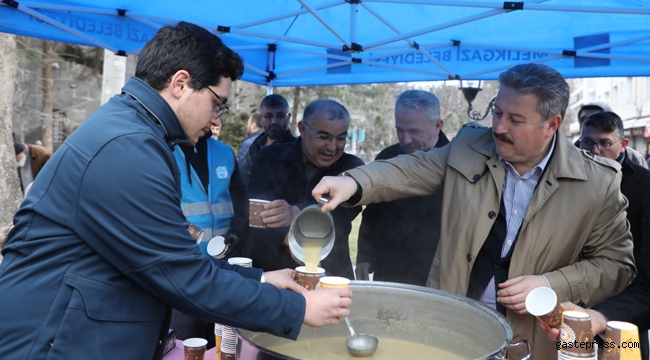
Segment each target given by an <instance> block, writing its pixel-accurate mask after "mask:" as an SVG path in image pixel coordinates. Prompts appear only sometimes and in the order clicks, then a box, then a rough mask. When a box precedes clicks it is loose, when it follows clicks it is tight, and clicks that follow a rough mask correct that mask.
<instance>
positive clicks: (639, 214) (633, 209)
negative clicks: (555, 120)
mask: <svg viewBox="0 0 650 360" xmlns="http://www.w3.org/2000/svg"><path fill="white" fill-rule="evenodd" d="M628 143H629V140H628V139H627V138H626V137H625V133H624V130H623V121H622V120H621V118H620V117H619V116H618V115H617V114H616V113H613V112H611V111H600V112H596V113H593V114H591V115H590V116H589V117H587V118H586V119H585V121H584V124H583V126H582V130H581V133H580V147H581V148H582V149H583V150H587V151H590V152H592V153H593V154H595V155H598V156H602V157H606V158H609V159H612V160H615V161H618V162H619V163H620V164H621V171H622V173H623V178H622V179H621V193H623V195H625V197H626V198H627V201H628V203H629V205H628V208H627V220H628V221H629V222H630V232H631V233H632V240H633V241H634V258H635V259H639V255H640V254H641V253H640V251H641V244H640V242H641V239H642V237H643V231H642V225H641V221H642V219H643V199H644V197H645V193H646V190H647V189H648V185H650V170H648V169H646V168H644V167H642V166H639V165H638V164H636V163H635V162H634V160H633V159H632V157H631V156H630V153H629V152H628V150H629V149H628V148H627V145H628Z"/></svg>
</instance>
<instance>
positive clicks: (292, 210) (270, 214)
mask: <svg viewBox="0 0 650 360" xmlns="http://www.w3.org/2000/svg"><path fill="white" fill-rule="evenodd" d="M299 213H300V209H299V208H298V207H297V206H292V205H289V203H287V202H286V201H284V200H273V201H270V202H268V203H266V204H264V211H262V212H261V213H260V215H261V216H262V221H264V223H265V224H266V226H268V227H270V228H279V227H283V226H290V225H291V223H292V222H293V219H295V218H296V216H298V214H299Z"/></svg>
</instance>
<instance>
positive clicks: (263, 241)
mask: <svg viewBox="0 0 650 360" xmlns="http://www.w3.org/2000/svg"><path fill="white" fill-rule="evenodd" d="M349 125H350V116H349V114H348V111H347V110H346V109H345V107H343V106H342V105H341V104H339V103H337V102H335V101H333V100H316V101H314V102H312V103H311V104H309V105H308V106H307V108H306V109H305V113H304V115H303V118H302V121H301V122H299V123H298V129H299V130H300V138H299V139H298V140H296V141H295V142H294V143H287V144H274V145H272V146H269V147H268V148H265V149H263V150H262V151H260V153H259V154H258V156H257V158H256V159H255V163H254V164H253V168H252V171H251V178H250V187H249V196H250V197H251V198H256V199H264V200H273V201H271V202H270V203H268V204H266V205H265V211H263V212H262V213H261V215H262V218H263V220H264V222H265V223H266V224H267V226H268V228H265V229H260V228H252V229H251V233H250V236H249V238H248V243H247V244H246V248H245V250H244V255H245V256H248V257H250V258H252V259H253V264H256V266H260V267H262V269H264V270H275V269H282V268H286V267H288V268H295V267H296V266H299V265H300V264H299V263H297V262H296V261H295V260H294V259H293V258H292V257H291V253H290V251H289V247H288V246H287V233H288V231H289V227H290V225H291V223H292V222H293V219H295V218H296V216H298V214H299V213H300V211H301V210H302V209H304V208H305V207H307V206H309V205H313V204H316V202H315V201H314V198H313V197H312V196H311V190H312V189H313V188H314V186H315V185H316V184H318V182H319V181H320V179H321V178H322V177H323V176H333V175H338V174H340V173H342V172H344V171H346V170H349V169H352V168H355V167H357V166H359V165H362V164H363V161H362V160H361V159H359V158H358V157H356V156H354V155H350V154H347V153H345V152H344V149H345V144H346V142H347V140H348V139H349V134H348V127H349ZM360 211H361V208H359V207H351V208H338V209H336V210H335V211H332V217H333V218H334V227H335V233H336V238H335V241H334V247H333V248H332V252H331V253H330V254H329V255H328V256H327V258H325V259H324V260H323V261H322V264H321V265H322V267H323V268H324V269H325V271H326V272H327V274H328V275H337V276H343V277H346V278H348V279H353V278H354V275H353V272H352V262H351V261H350V250H349V247H348V235H349V234H350V230H351V229H352V220H354V218H355V217H356V216H357V215H358V214H359V212H360Z"/></svg>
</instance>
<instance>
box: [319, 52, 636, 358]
mask: <svg viewBox="0 0 650 360" xmlns="http://www.w3.org/2000/svg"><path fill="white" fill-rule="evenodd" d="M499 81H500V89H499V93H498V95H497V98H496V103H495V113H494V116H493V120H492V128H485V127H482V126H480V125H477V124H468V125H466V126H464V127H463V128H462V129H461V131H460V132H459V133H458V134H457V135H456V137H455V138H454V140H453V141H452V143H451V144H449V145H447V146H445V147H443V148H434V149H432V150H430V151H428V152H422V151H419V152H415V153H413V154H411V155H403V156H399V157H397V158H394V159H391V160H388V161H376V162H374V163H371V164H369V165H366V166H362V167H360V168H357V169H354V170H350V171H348V172H347V173H344V174H343V175H344V176H339V177H329V178H324V179H323V180H322V181H321V183H320V184H319V185H317V186H316V188H315V189H314V191H313V195H314V197H316V198H320V196H322V195H324V194H328V193H329V195H330V202H329V203H328V204H327V205H325V206H323V211H327V210H331V209H333V208H334V207H336V206H337V205H338V204H340V203H341V202H343V201H347V202H348V203H351V204H354V205H359V204H368V203H374V202H381V201H392V200H395V199H399V198H403V197H407V196H418V195H420V196H421V195H428V194H431V193H435V192H440V191H442V192H443V215H442V229H441V236H440V243H439V245H438V251H437V253H436V256H435V258H434V262H433V265H432V269H431V272H430V274H429V282H428V285H429V286H431V287H434V288H438V289H441V290H445V291H449V292H453V293H456V294H461V295H465V296H468V297H473V298H475V299H477V300H480V301H481V302H483V303H484V304H486V305H487V306H489V307H492V308H493V309H496V310H499V311H500V312H502V313H504V314H506V315H507V317H508V319H509V320H510V321H511V322H512V324H513V326H514V341H518V340H521V339H528V340H529V341H530V343H531V345H532V348H533V351H532V355H533V357H532V358H533V359H555V358H557V351H556V350H555V346H554V344H551V343H549V342H548V340H546V335H545V334H544V333H543V332H542V331H541V329H540V328H539V327H538V325H537V324H536V320H535V318H534V317H533V316H532V315H530V314H528V313H527V311H526V309H525V306H524V301H525V298H526V295H527V294H528V293H529V292H530V291H531V290H532V289H534V288H536V287H539V286H550V287H551V288H553V290H555V292H556V293H557V295H558V299H559V301H571V302H574V303H579V304H585V305H586V306H591V305H594V304H596V303H598V302H601V301H603V300H605V299H607V298H609V297H612V296H614V295H616V294H618V293H619V292H621V291H622V290H623V289H624V288H625V287H626V286H627V285H628V284H629V283H630V282H631V281H632V279H633V278H634V275H635V272H636V269H635V267H634V260H633V257H632V240H631V235H630V231H629V225H628V223H627V221H626V219H625V216H626V213H625V209H626V207H627V200H626V199H625V197H624V196H622V195H621V193H620V190H619V189H620V182H621V172H620V166H619V165H618V164H617V163H616V162H614V161H611V160H609V159H603V158H600V157H596V156H594V155H593V154H590V153H588V152H587V151H581V150H579V149H577V148H576V147H575V146H573V144H572V143H571V142H570V141H569V140H568V139H567V138H566V137H565V136H564V135H563V134H562V132H561V131H558V129H559V127H560V125H561V124H562V119H563V117H564V115H565V112H566V108H567V105H568V101H569V87H568V85H567V83H566V81H565V80H564V79H563V78H562V76H561V75H560V74H559V73H557V71H555V70H553V69H552V68H550V67H548V66H545V65H539V64H525V65H518V66H516V67H514V68H512V69H509V70H508V71H506V72H504V73H502V74H501V75H500V77H499ZM524 354H525V349H518V348H513V349H511V350H510V351H509V353H508V357H509V358H510V359H520V358H521V357H522V356H523V355H524Z"/></svg>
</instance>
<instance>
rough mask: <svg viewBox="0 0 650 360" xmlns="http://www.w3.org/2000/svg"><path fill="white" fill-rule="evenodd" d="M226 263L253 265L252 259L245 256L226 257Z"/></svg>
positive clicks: (244, 265)
mask: <svg viewBox="0 0 650 360" xmlns="http://www.w3.org/2000/svg"><path fill="white" fill-rule="evenodd" d="M228 264H230V265H239V266H243V267H253V260H251V259H249V258H245V257H231V258H230V259H228Z"/></svg>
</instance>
